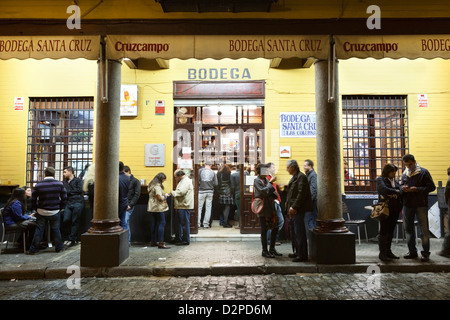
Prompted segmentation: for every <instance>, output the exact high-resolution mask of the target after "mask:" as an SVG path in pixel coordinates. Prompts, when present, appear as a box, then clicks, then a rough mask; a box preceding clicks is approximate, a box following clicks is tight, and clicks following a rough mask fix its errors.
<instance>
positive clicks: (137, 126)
mask: <svg viewBox="0 0 450 320" xmlns="http://www.w3.org/2000/svg"><path fill="white" fill-rule="evenodd" d="M270 63H271V61H270V60H269V59H262V58H258V59H238V60H232V59H222V60H213V59H205V60H196V59H188V60H180V59H171V60H170V61H169V67H168V68H167V69H159V70H142V69H131V68H129V67H128V66H127V65H126V64H125V63H123V65H122V84H123V85H126V84H133V85H137V88H138V108H137V110H138V113H137V116H133V117H121V121H120V159H121V161H123V162H124V163H125V165H128V166H130V167H131V169H132V173H133V174H134V175H135V176H136V177H137V178H139V179H145V180H146V183H148V182H149V181H150V180H151V179H152V178H153V177H154V176H155V175H156V174H157V173H158V172H164V173H165V174H166V175H167V176H168V185H170V186H171V185H172V172H173V161H172V159H173V155H172V152H173V147H174V141H173V136H172V133H173V131H174V117H175V106H174V98H173V83H174V81H224V82H233V81H258V80H263V81H264V82H265V98H264V129H265V144H264V154H265V158H264V159H265V162H269V161H271V162H274V163H275V164H276V165H277V167H278V169H279V174H278V176H279V180H278V181H279V183H280V184H285V183H287V182H288V181H289V178H290V177H289V176H288V174H287V172H285V163H286V161H287V160H289V159H296V160H297V161H299V163H300V165H301V164H302V163H303V161H304V160H305V159H311V160H313V161H314V162H317V156H316V138H314V137H307V138H280V131H279V130H280V113H288V112H314V111H315V84H314V64H313V65H311V66H310V67H309V68H295V69H277V68H271V67H270ZM0 70H1V74H2V75H4V77H3V78H2V80H1V81H0V106H1V117H0V150H1V151H0V179H1V183H2V184H8V183H10V184H12V185H15V184H17V185H24V184H26V182H27V181H26V180H27V178H26V170H27V144H28V142H27V141H28V140H27V132H28V129H29V128H28V127H29V121H28V120H29V113H28V106H29V101H30V97H69V96H70V97H77V96H82V97H93V98H94V106H95V103H96V101H97V74H98V66H97V62H95V61H90V60H84V59H76V60H69V59H61V60H50V59H44V60H33V59H27V60H16V59H10V60H4V61H3V60H1V61H0ZM210 70H213V71H212V73H211V71H210ZM214 70H219V72H220V70H223V71H222V74H221V75H220V76H219V77H216V71H214ZM231 70H233V71H231ZM338 70H339V83H338V86H339V92H340V98H342V97H343V96H361V95H363V96H386V95H402V96H406V101H407V120H406V121H407V136H406V138H405V141H406V142H407V145H406V148H407V149H408V150H409V152H410V153H412V154H414V155H415V157H416V159H417V161H418V162H419V164H420V165H421V166H424V167H426V168H427V169H429V170H430V173H431V175H432V177H433V179H434V180H435V183H436V184H437V181H445V180H446V179H447V168H448V167H449V166H450V130H449V129H448V123H450V112H448V106H449V104H450V81H448V74H449V72H450V62H449V61H448V60H443V59H432V60H425V59H416V60H408V59H399V60H393V59H381V60H375V59H348V60H341V61H340V62H339V63H338ZM211 76H212V78H211ZM423 94H424V95H426V103H427V104H426V105H425V106H424V105H423V104H422V105H421V106H419V95H423ZM17 97H23V98H24V106H23V110H16V109H17V108H16V106H15V98H17ZM157 101H164V107H165V110H164V114H163V115H159V114H156V112H155V109H156V107H155V105H156V102H157ZM19 109H20V108H19ZM94 119H95V107H94ZM94 123H95V122H94ZM94 136H95V125H94ZM93 141H95V140H93ZM341 141H342V140H341ZM145 144H164V145H165V165H164V166H160V167H148V166H145V154H144V148H145ZM280 146H289V147H290V148H291V155H290V157H289V158H284V157H283V158H282V157H280ZM94 152H95V143H94ZM336 161H343V159H342V158H341V159H336ZM78 173H79V172H78ZM343 178H344V175H343ZM343 191H344V190H343Z"/></svg>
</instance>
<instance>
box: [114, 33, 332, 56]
mask: <svg viewBox="0 0 450 320" xmlns="http://www.w3.org/2000/svg"><path fill="white" fill-rule="evenodd" d="M329 39H330V37H329V36H328V35H325V36H323V35H319V36H314V35H312V36H300V35H299V36H295V35H294V36H284V35H283V36H281V35H280V36H233V35H229V36H182V35H180V36H177V35H173V36H141V35H108V36H107V42H106V44H107V45H106V50H107V53H106V55H107V58H108V59H115V60H118V59H122V58H128V59H132V60H134V59H140V58H144V59H156V58H160V59H172V58H179V59H189V58H195V59H206V58H212V59H223V58H230V59H239V58H248V59H254V58H267V59H272V58H293V57H297V58H310V57H315V58H318V59H326V58H327V57H328V54H329V48H330V43H329V42H330V41H329Z"/></svg>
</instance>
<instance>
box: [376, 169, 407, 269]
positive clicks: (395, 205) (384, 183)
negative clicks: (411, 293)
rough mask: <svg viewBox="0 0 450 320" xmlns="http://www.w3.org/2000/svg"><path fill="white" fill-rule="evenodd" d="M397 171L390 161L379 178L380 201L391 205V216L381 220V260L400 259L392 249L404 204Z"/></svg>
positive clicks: (379, 241) (379, 245)
mask: <svg viewBox="0 0 450 320" xmlns="http://www.w3.org/2000/svg"><path fill="white" fill-rule="evenodd" d="M397 171H398V168H397V166H396V165H394V164H391V163H388V164H386V165H385V166H384V167H383V171H382V172H381V177H378V178H377V192H378V202H379V203H381V202H386V201H387V203H388V207H389V216H388V217H387V218H386V219H385V220H381V221H380V234H379V237H378V247H379V249H380V253H379V255H378V257H379V258H380V260H381V261H391V260H392V259H399V257H397V256H396V255H395V254H393V253H392V250H391V244H392V238H393V237H394V230H395V226H396V225H397V220H398V216H399V215H400V211H402V206H403V205H402V199H401V196H402V190H401V186H400V184H399V183H398V182H397V181H395V175H396V173H397Z"/></svg>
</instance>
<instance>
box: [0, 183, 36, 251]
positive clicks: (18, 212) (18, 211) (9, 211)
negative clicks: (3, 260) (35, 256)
mask: <svg viewBox="0 0 450 320" xmlns="http://www.w3.org/2000/svg"><path fill="white" fill-rule="evenodd" d="M26 201H27V200H26V195H25V189H23V188H16V189H14V191H13V193H12V194H11V197H10V198H9V199H8V201H7V202H6V205H5V207H4V209H3V222H4V223H5V226H6V227H14V228H17V229H19V230H20V229H21V230H24V231H26V234H25V246H26V248H27V250H28V248H29V247H30V244H31V240H32V239H33V236H34V231H35V229H36V224H35V223H34V222H33V221H31V220H33V219H34V218H33V217H34V214H26V213H25V212H26V210H27V205H26ZM22 241H23V240H22V238H19V239H18V241H17V242H18V243H19V246H23V243H22Z"/></svg>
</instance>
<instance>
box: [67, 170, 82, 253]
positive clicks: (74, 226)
mask: <svg viewBox="0 0 450 320" xmlns="http://www.w3.org/2000/svg"><path fill="white" fill-rule="evenodd" d="M63 176H64V181H63V185H64V188H65V189H66V191H67V204H66V207H65V208H64V213H63V223H62V237H63V240H64V241H67V242H68V243H66V244H67V246H68V247H72V246H74V245H76V244H77V243H78V230H79V229H80V217H81V214H82V212H83V209H84V197H83V181H82V180H81V179H80V178H77V177H75V175H74V171H73V167H71V166H69V167H65V168H64V170H63Z"/></svg>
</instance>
